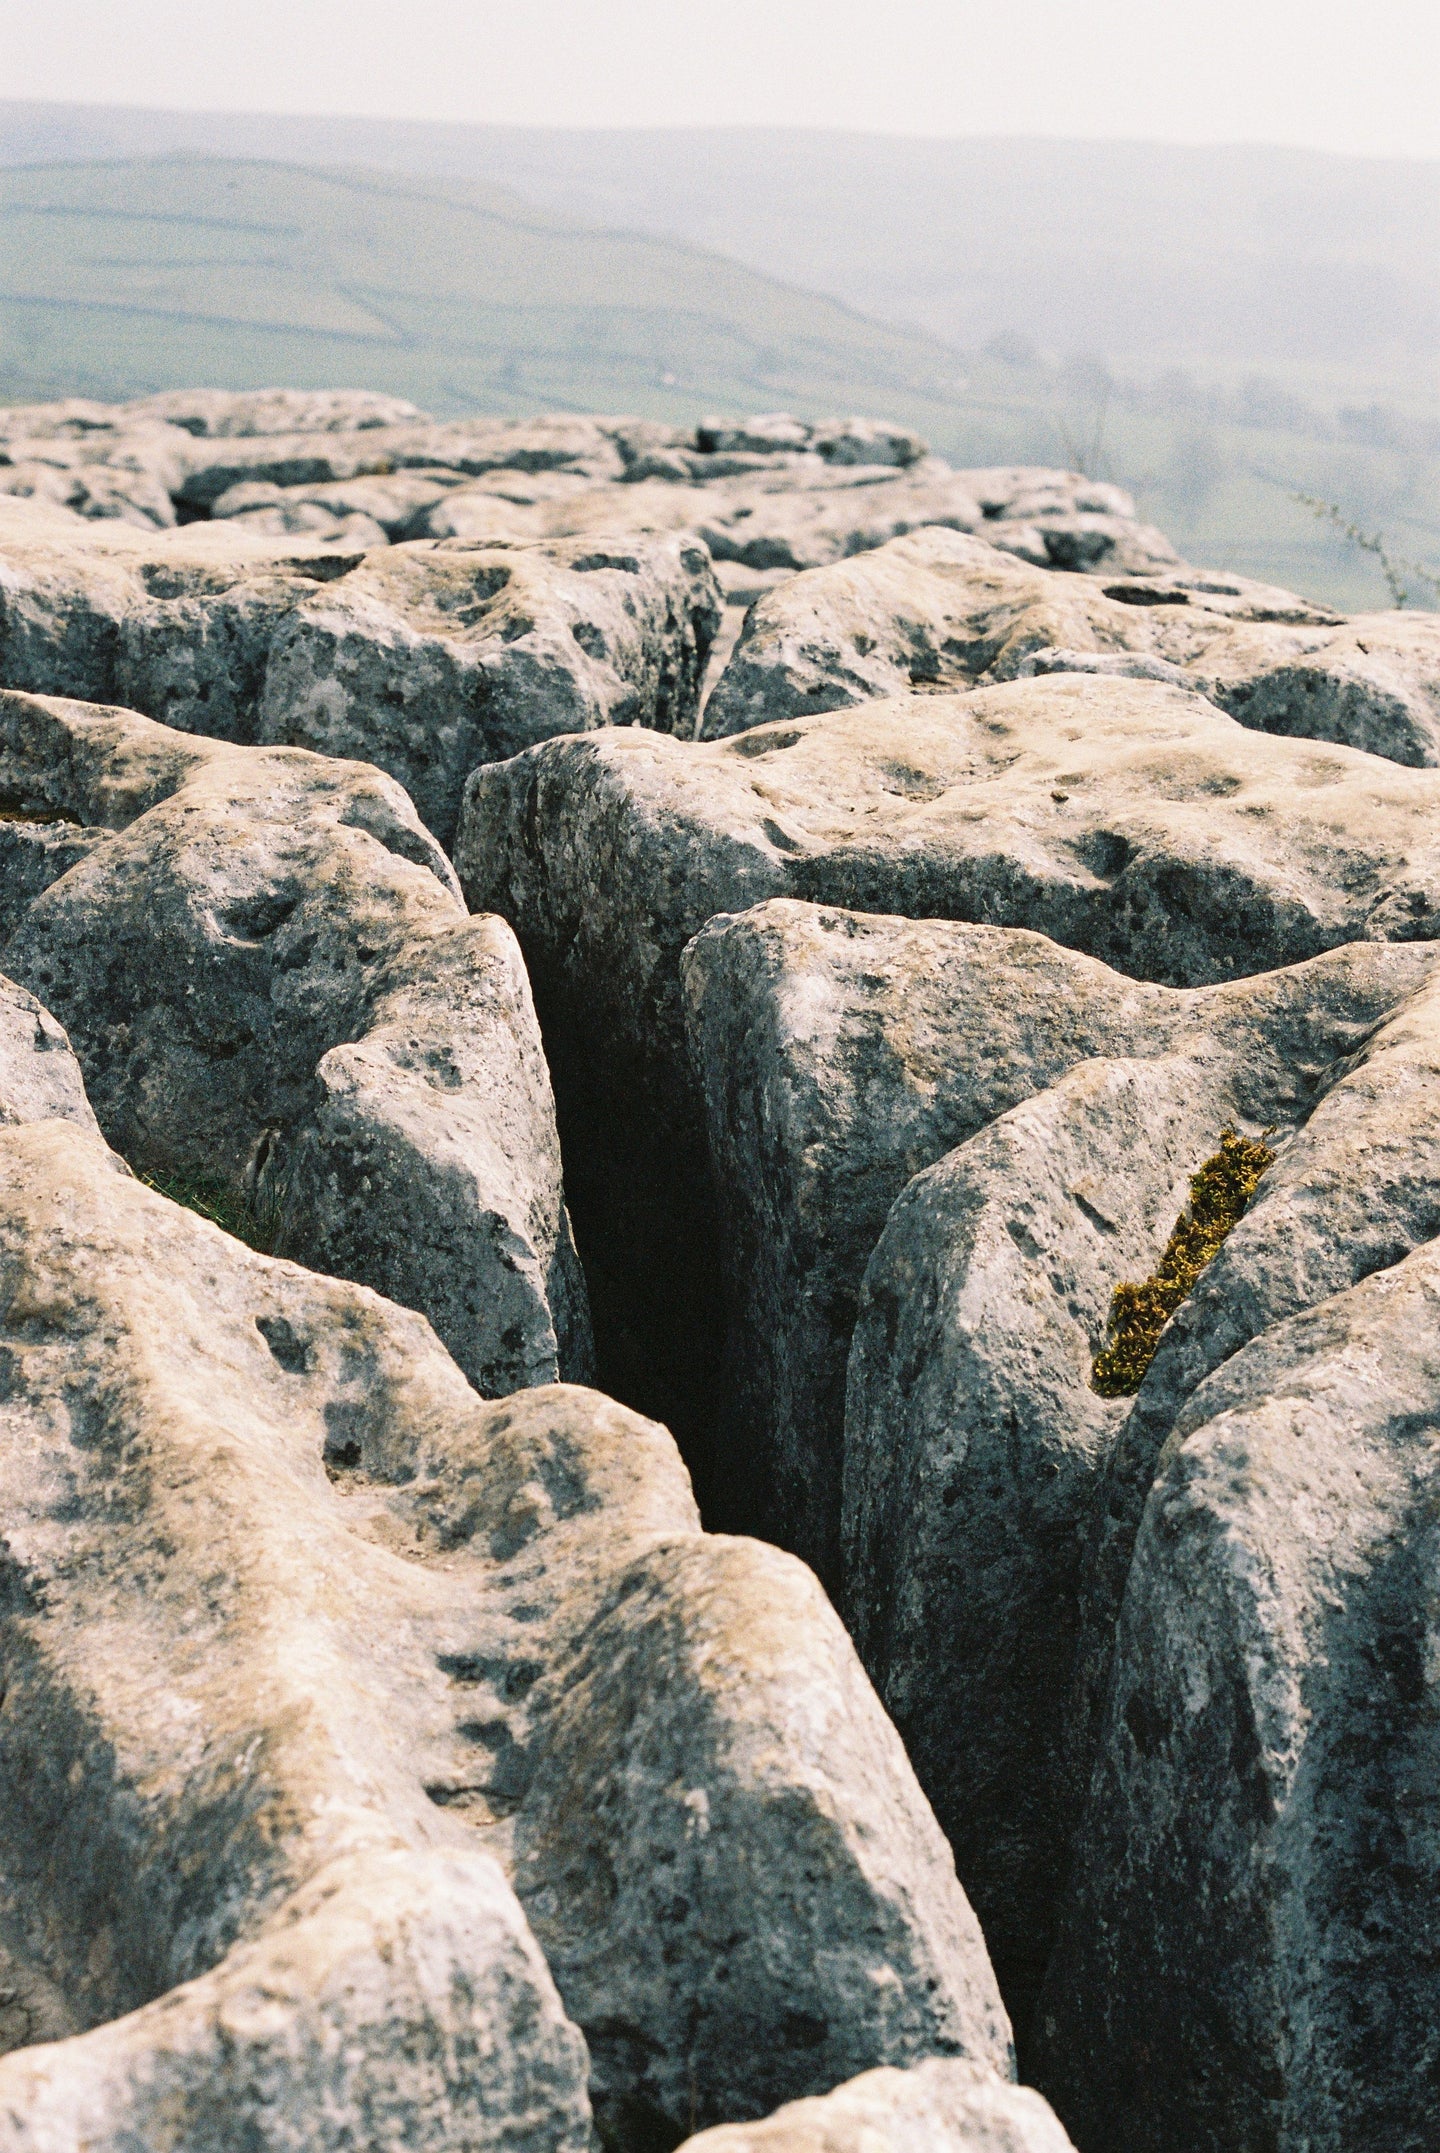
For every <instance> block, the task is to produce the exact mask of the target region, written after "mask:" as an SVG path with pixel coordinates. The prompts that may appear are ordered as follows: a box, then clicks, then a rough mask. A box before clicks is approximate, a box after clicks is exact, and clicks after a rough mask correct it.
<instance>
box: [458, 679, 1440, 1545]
mask: <svg viewBox="0 0 1440 2153" xmlns="http://www.w3.org/2000/svg"><path fill="white" fill-rule="evenodd" d="M1437 809H1440V772H1434V771H1429V770H1407V769H1402V768H1400V767H1398V766H1397V765H1395V764H1393V763H1390V762H1387V761H1384V760H1382V759H1380V758H1378V757H1375V756H1370V755H1366V754H1363V753H1360V752H1359V751H1357V750H1355V749H1351V748H1345V747H1340V746H1331V745H1328V744H1327V745H1320V744H1317V743H1313V742H1308V741H1303V742H1302V741H1293V740H1283V739H1277V738H1273V737H1271V736H1269V735H1266V734H1263V733H1256V732H1253V731H1250V730H1248V729H1246V728H1245V727H1243V726H1240V725H1238V724H1236V723H1235V721H1234V720H1233V719H1230V718H1227V717H1226V716H1225V715H1224V714H1223V713H1221V712H1220V711H1218V710H1216V709H1215V707H1214V706H1213V705H1212V704H1210V703H1208V702H1206V701H1204V700H1203V699H1202V698H1201V697H1199V696H1197V695H1194V694H1192V693H1188V692H1186V691H1184V690H1181V689H1178V688H1174V687H1169V686H1166V685H1163V684H1160V683H1154V682H1149V681H1139V680H1125V679H1118V680H1108V679H1097V678H1093V677H1089V676H1085V675H1079V674H1075V675H1062V676H1058V677H1055V678H1051V679H1033V680H1019V681H1014V682H1010V683H1008V684H1006V685H1004V686H1001V687H995V688H981V689H978V690H974V691H972V692H970V693H967V694H961V695H923V696H922V695H912V696H909V697H904V698H895V699H891V700H889V701H883V702H876V703H867V704H864V705H861V706H859V707H857V708H855V709H852V710H846V711H836V712H833V713H830V714H827V715H824V716H820V717H814V718H797V719H795V720H793V721H790V722H787V723H782V724H778V725H774V726H764V727H759V728H757V729H755V730H753V731H750V732H746V733H742V734H737V735H736V736H735V737H734V738H732V739H729V740H724V741H716V742H713V743H700V744H694V745H692V744H686V743H682V742H678V741H671V740H665V739H662V738H660V737H659V736H657V735H653V734H641V733H637V732H614V733H609V734H594V735H590V736H587V737H586V738H583V739H570V740H557V741H552V742H549V743H547V744H545V745H544V746H542V747H540V748H537V749H531V750H529V751H527V752H526V753H525V754H523V755H520V756H517V757H515V758H513V759H512V760H511V761H510V762H508V763H503V764H497V765H491V766H489V767H487V768H483V769H481V770H479V771H477V772H476V773H475V776H474V777H473V778H472V779H471V781H470V784H469V787H468V790H467V794H466V804H465V808H464V811H463V813H462V818H461V826H460V830H459V833H458V837H457V843H456V852H455V858H456V862H457V867H458V870H459V872H460V875H461V878H462V881H463V883H464V885H465V889H466V894H467V897H468V899H469V901H470V903H471V904H472V905H474V906H476V907H479V908H486V909H492V910H495V911H498V912H500V913H501V914H502V915H503V916H504V917H505V918H507V919H509V920H510V921H511V923H512V924H513V925H514V927H515V929H516V931H517V933H518V935H519V937H520V942H521V946H522V948H523V949H524V951H525V956H526V961H527V963H528V965H529V967H530V971H531V976H532V979H533V980H534V983H535V990H536V1000H537V1006H538V1008H539V1011H540V1018H541V1024H542V1028H543V1030H544V1034H545V1039H546V1049H547V1053H548V1055H549V1057H550V1062H551V1068H552V1072H553V1075H554V1078H555V1085H556V1097H557V1103H558V1111H559V1116H560V1125H561V1130H562V1135H563V1138H564V1141H565V1146H566V1156H567V1162H568V1174H569V1183H568V1186H569V1189H570V1194H571V1201H572V1204H573V1207H574V1211H575V1216H576V1220H577V1234H578V1238H579V1244H580V1248H581V1252H582V1255H583V1257H584V1260H585V1264H586V1269H587V1276H588V1278H589V1282H590V1287H591V1291H592V1295H593V1296H594V1298H595V1302H596V1306H597V1309H600V1310H601V1311H603V1313H602V1314H601V1317H600V1328H601V1330H602V1332H603V1333H604V1334H605V1337H606V1339H607V1341H608V1343H607V1344H606V1345H605V1346H604V1347H603V1348H602V1357H601V1361H600V1367H601V1371H602V1377H603V1380H605V1382H606V1383H607V1385H608V1386H609V1387H610V1388H612V1389H615V1390H617V1391H619V1392H620V1393H621V1395H624V1396H627V1397H632V1398H635V1399H637V1400H638V1401H639V1402H640V1403H641V1404H643V1405H644V1407H645V1409H646V1410H647V1411H651V1412H654V1413H656V1414H657V1416H659V1417H661V1418H663V1419H665V1420H666V1421H667V1422H668V1423H669V1424H670V1425H671V1426H673V1427H675V1428H676V1431H677V1433H678V1434H679V1435H680V1437H681V1440H682V1443H683V1445H684V1446H685V1449H686V1455H687V1459H688V1460H689V1461H690V1462H691V1464H692V1468H693V1469H694V1470H695V1471H696V1472H697V1474H698V1475H699V1477H700V1482H701V1501H702V1504H710V1503H712V1502H718V1503H720V1504H721V1505H722V1506H723V1505H725V1504H726V1503H728V1502H729V1501H730V1499H731V1494H732V1492H733V1491H732V1489H731V1488H730V1486H729V1482H728V1476H727V1475H726V1474H725V1472H724V1471H723V1470H722V1468H721V1465H720V1462H719V1459H718V1456H716V1455H713V1454H712V1449H713V1445H714V1444H717V1443H719V1442H720V1441H721V1437H720V1434H719V1430H720V1429H721V1428H722V1427H723V1425H724V1422H725V1419H726V1416H727V1413H728V1410H729V1409H728V1407H727V1406H726V1404H725V1402H724V1400H723V1396H722V1385H723V1381H724V1376H723V1358H724V1356H723V1337H722V1334H723V1327H724V1320H725V1319H724V1311H723V1301H722V1291H721V1281H720V1277H719V1274H718V1272H717V1267H716V1263H715V1260H714V1250H715V1246H716V1241H717V1233H718V1228H717V1226H716V1222H715V1212H714V1195H713V1189H712V1183H711V1174H710V1167H709V1163H708V1159H707V1156H706V1151H705V1143H704V1137H703V1133H702V1111H701V1105H700V1095H699V1087H698V1084H697V1081H696V1079H695V1077H694V1075H693V1073H692V1071H691V1067H690V1060H689V1050H688V1047H687V1044H686V1040H685V1033H684V1013H683V1006H682V997H681V992H680V977H679V968H680V954H681V951H682V949H683V948H684V946H685V944H686V943H687V942H688V941H689V940H690V939H691V937H692V936H694V935H695V934H696V933H698V932H699V930H700V929H701V928H702V927H704V926H705V925H706V923H707V921H709V920H710V919H712V918H714V917H715V915H716V914H718V913H721V912H726V913H729V912H738V911H742V910H744V909H745V908H746V907H747V906H750V905H753V904H756V903H759V902H761V901H763V900H765V899H767V898H770V897H776V896H793V897H802V898H807V899H811V900H814V901H817V902H821V903H830V904H837V905H842V906H845V907H847V908H850V909H855V910H862V911H872V912H888V913H896V914H902V915H906V916H909V917H912V918H952V919H962V920H972V921H977V922H984V923H987V924H994V925H1003V926H1014V927H1028V928H1033V929H1037V930H1039V931H1040V932H1042V933H1044V934H1046V935H1048V936H1050V937H1051V938H1052V939H1054V940H1055V941H1058V942H1061V943H1064V944H1067V945H1069V946H1070V947H1072V948H1076V949H1079V950H1082V951H1085V952H1087V953H1089V954H1092V955H1094V956H1097V957H1100V958H1102V959H1103V960H1104V961H1105V962H1106V963H1108V964H1110V965H1112V966H1114V967H1115V968H1116V969H1117V970H1120V971H1123V972H1127V973H1129V974H1131V975H1133V976H1137V977H1139V978H1141V979H1149V980H1151V981H1156V982H1162V983H1165V984H1171V985H1201V984H1205V983H1207V982H1215V981H1219V980H1224V979H1226V978H1233V977H1235V976H1237V975H1241V974H1246V973H1252V972H1257V971H1261V970H1267V969H1272V968H1274V967H1276V966H1281V965H1288V964H1294V963H1297V962H1299V961H1302V960H1304V959H1306V958H1308V957H1311V956H1313V955H1315V954H1317V953H1318V952H1320V951H1322V950H1324V949H1327V948H1333V947H1335V946H1337V945H1339V944H1341V943H1343V942H1347V941H1352V940H1356V939H1366V940H1377V941H1378V940H1393V941H1411V940H1424V939H1427V938H1429V937H1431V936H1433V935H1434V934H1435V933H1436V931H1437V923H1440V840H1437V837H1436V834H1435V832H1436V819H1435V818H1436V811H1437ZM707 1514H711V1515H717V1516H719V1517H721V1518H725V1519H729V1518H730V1517H731V1515H732V1513H730V1512H729V1511H728V1510H726V1509H725V1508H723V1507H722V1508H721V1509H720V1510H719V1511H718V1512H714V1511H712V1512H707ZM734 1515H735V1516H736V1518H737V1521H738V1520H743V1518H744V1516H745V1512H744V1511H743V1509H742V1510H741V1511H739V1512H738V1513H735V1514H734Z"/></svg>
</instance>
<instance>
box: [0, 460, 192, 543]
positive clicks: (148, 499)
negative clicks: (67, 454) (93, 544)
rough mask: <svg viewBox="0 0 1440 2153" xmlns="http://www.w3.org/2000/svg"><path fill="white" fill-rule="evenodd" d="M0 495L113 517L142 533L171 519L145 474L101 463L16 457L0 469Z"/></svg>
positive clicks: (161, 492) (165, 500) (165, 499)
mask: <svg viewBox="0 0 1440 2153" xmlns="http://www.w3.org/2000/svg"><path fill="white" fill-rule="evenodd" d="M0 493H5V494H11V495H14V496H16V497H18V498H19V499H22V500H35V501H43V502H45V503H46V504H47V505H49V506H51V507H54V508H58V509H64V510H68V511H69V512H70V513H71V514H72V515H74V516H76V517H79V518H82V519H89V518H96V519H101V520H105V519H109V518H112V517H113V518H115V519H116V520H118V521H120V522H122V523H130V524H134V525H136V526H137V527H138V528H139V529H141V530H163V529H164V528H165V527H166V526H167V525H170V524H173V523H174V521H175V510H174V508H173V506H172V505H171V500H170V496H169V494H168V493H167V492H166V491H165V488H164V487H163V486H162V485H161V484H160V482H159V480H158V479H156V478H155V477H153V476H152V475H151V474H149V473H148V472H122V471H118V470H115V469H112V468H110V467H109V466H106V465H98V464H93V463H86V462H83V461H79V460H77V461H71V460H70V459H69V458H66V459H65V460H64V461H60V460H58V459H55V458H47V457H40V456H36V455H30V456H25V455H23V454H22V455H21V456H19V457H18V458H17V459H16V460H14V461H12V462H11V463H8V464H6V465H4V466H3V467H0Z"/></svg>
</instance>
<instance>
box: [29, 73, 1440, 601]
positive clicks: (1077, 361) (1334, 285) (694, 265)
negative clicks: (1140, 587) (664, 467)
mask: <svg viewBox="0 0 1440 2153" xmlns="http://www.w3.org/2000/svg"><path fill="white" fill-rule="evenodd" d="M613 227H621V228H620V229H614V228H613ZM733 257H739V259H735V258H733ZM1437 258H1440V166H1430V165H1422V164H1418V163H1411V164H1404V163H1401V162H1399V161H1396V162H1393V163H1386V162H1383V161H1380V160H1371V161H1366V160H1361V159H1347V158H1326V157H1320V156H1317V155H1313V154H1311V153H1308V152H1300V151H1285V150H1267V149H1255V148H1229V149H1225V148H1216V149H1195V150H1178V149H1167V148H1164V147H1161V146H1158V145H1153V144H1150V145H1147V144H1134V143H1119V144H1107V143H1083V142H1082V143H1075V142H1071V143H1064V142H1060V143H1043V142H1028V143H1027V142H1003V141H990V142H986V141H970V142H906V141H900V140H895V139H890V138H886V137H881V136H871V137H866V136H859V135H808V134H805V133H802V132H801V131H799V130H791V131H786V130H776V129H772V130H746V129H733V130H726V129H715V130H697V129H674V130H669V131H662V130H656V131H653V132H650V133H639V132H627V131H624V130H618V131H615V132H611V133H600V132H586V131H583V130H577V131H574V132H570V133H561V132H557V131H554V130H550V131H546V130H540V129H521V128H498V127H444V126H438V125H430V124H426V123H421V122H399V121H383V120H325V119H312V118H304V117H280V116H264V115H256V114H246V113H230V114H194V113H190V114H185V113H165V112H144V111H130V110H125V109H122V108H113V109H112V108H85V107H78V106H46V105H23V104H8V105H7V104H4V103H3V102H0V400H5V401H10V400H14V399H17V398H28V397H39V396H48V395H57V394H69V393H75V392H79V393H85V394H90V395H94V396H102V397H104V396H120V395H125V394H129V393H133V392H137V391H142V390H146V389H150V388H160V387H167V386H175V387H179V386H186V385H189V384H191V383H198V382H210V383H215V384H218V385H221V386H235V387H245V386H257V385H265V384H273V383H294V384H296V385H299V386H344V385H353V386H358V387H374V388H382V389H387V390H392V391H396V392H398V393H400V394H403V395H408V396H411V397H413V398H414V399H415V400H416V401H417V402H419V403H421V404H423V405H425V406H426V407H427V408H429V409H431V410H433V411H435V412H437V413H439V414H442V415H457V414H460V413H463V412H466V411H484V412H505V411H513V412H517V413H524V412H532V411H537V410H546V409H555V408H570V409H579V410H589V411H598V410H607V409H608V410H614V409H624V410H630V411H634V412H636V413H639V414H641V415H645V416H651V417H658V418H669V419H675V420H680V421H691V422H693V421H694V420H695V419H696V418H697V417H699V416H700V415H701V414H702V413H703V412H704V411H705V410H707V409H708V408H717V409H721V410H732V411H747V410H763V409H767V408H769V409H773V408H775V407H777V406H790V407H792V408H794V409H796V410H797V411H799V412H800V413H801V414H802V415H804V416H807V417H821V416H825V415H827V414H828V413H830V412H832V411H846V410H856V411H865V412H870V413H875V414H880V415H884V416H889V417H893V418H897V419H900V420H902V421H904V422H906V423H908V424H911V425H914V426H916V427H918V428H919V430H920V431H921V432H922V433H924V434H925V435H926V436H927V437H928V438H929V440H930V441H931V442H932V443H933V445H934V446H935V447H936V449H937V450H939V452H940V453H941V454H943V455H946V456H949V457H950V458H951V459H952V460H954V461H955V462H958V463H962V464H964V463H970V464H974V463H997V462H1012V461H1027V462H1042V463H1055V462H1065V463H1082V464H1083V465H1084V467H1085V468H1086V469H1087V470H1088V471H1090V472H1091V473H1092V474H1093V475H1095V476H1097V477H1102V478H1114V479H1118V480H1119V481H1120V482H1121V483H1122V484H1124V485H1127V486H1129V487H1130V488H1131V489H1132V490H1133V491H1134V492H1135V493H1136V494H1137V495H1138V497H1139V500H1140V503H1141V505H1142V507H1143V509H1144V510H1145V512H1146V514H1147V515H1149V516H1150V517H1152V518H1153V520H1154V521H1156V522H1158V523H1160V524H1161V525H1162V526H1163V527H1164V528H1165V529H1166V530H1168V531H1169V532H1170V533H1171V534H1172V535H1173V536H1174V537H1175V538H1176V540H1177V541H1178V542H1179V544H1180V545H1181V546H1183V547H1184V549H1185V550H1186V551H1187V552H1188V553H1189V554H1190V555H1191V556H1192V557H1193V558H1195V559H1199V560H1206V561H1209V562H1210V563H1212V564H1213V565H1214V566H1216V567H1230V568H1236V569H1241V570H1244V571H1245V572H1247V573H1250V574H1254V575H1259V576H1263V577H1266V578H1268V579H1270V580H1272V581H1275V582H1280V583H1285V584H1289V585H1291V586H1292V587H1295V588H1299V589H1303V590H1307V591H1310V592H1311V593H1313V595H1315V596H1316V597H1317V598H1323V599H1327V600H1330V601H1331V602H1334V603H1339V604H1342V605H1348V606H1352V607H1358V606H1362V605H1375V604H1385V603H1387V602H1388V593H1387V589H1386V585H1385V582H1384V580H1383V578H1382V577H1381V575H1380V572H1379V569H1378V567H1377V564H1376V561H1375V558H1374V556H1373V555H1371V554H1367V553H1366V552H1365V551H1364V550H1363V549H1361V548H1359V547H1358V546H1356V545H1355V544H1354V543H1353V542H1352V541H1350V540H1347V539H1345V538H1344V537H1343V536H1342V535H1341V534H1340V532H1339V531H1338V530H1337V529H1336V528H1335V527H1334V525H1333V524H1327V523H1324V522H1321V521H1318V520H1317V519H1316V517H1315V516H1314V515H1313V514H1312V513H1311V512H1310V511H1309V510H1307V509H1306V508H1305V507H1304V506H1303V505H1302V504H1301V503H1300V502H1299V501H1298V500H1297V499H1296V498H1295V496H1296V495H1297V494H1308V495H1310V496H1313V497H1315V498H1316V499H1321V500H1325V501H1329V502H1332V503H1334V504H1335V505H1336V507H1337V509H1338V510H1339V511H1340V512H1341V519H1342V520H1345V519H1349V520H1351V521H1352V522H1353V523H1354V525H1355V526H1356V528H1357V529H1359V530H1360V531H1361V532H1362V533H1366V534H1368V533H1372V532H1380V533H1382V534H1383V535H1384V537H1385V539H1386V541H1387V542H1388V544H1389V545H1390V547H1391V550H1392V551H1393V552H1394V553H1396V554H1397V555H1398V556H1399V557H1400V558H1401V559H1402V560H1410V561H1416V562H1418V563H1420V564H1421V565H1423V566H1428V567H1429V568H1431V569H1432V570H1434V569H1437V568H1440V276H1437V273H1436V261H1437ZM826 295H828V296H826ZM960 343H964V344H965V345H966V347H967V348H966V349H965V351H964V352H963V355H962V353H961V352H960V351H959V350H958V348H957V346H958V345H959V344H960ZM1086 353H1088V354H1089V356H1088V357H1084V356H1081V355H1083V354H1086ZM1410 588H1411V590H1412V593H1413V595H1414V596H1415V597H1416V598H1417V599H1418V600H1419V601H1420V602H1425V601H1426V599H1427V597H1428V595H1429V591H1430V586H1428V585H1426V584H1425V583H1424V582H1423V581H1421V580H1419V579H1415V578H1411V581H1410Z"/></svg>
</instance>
